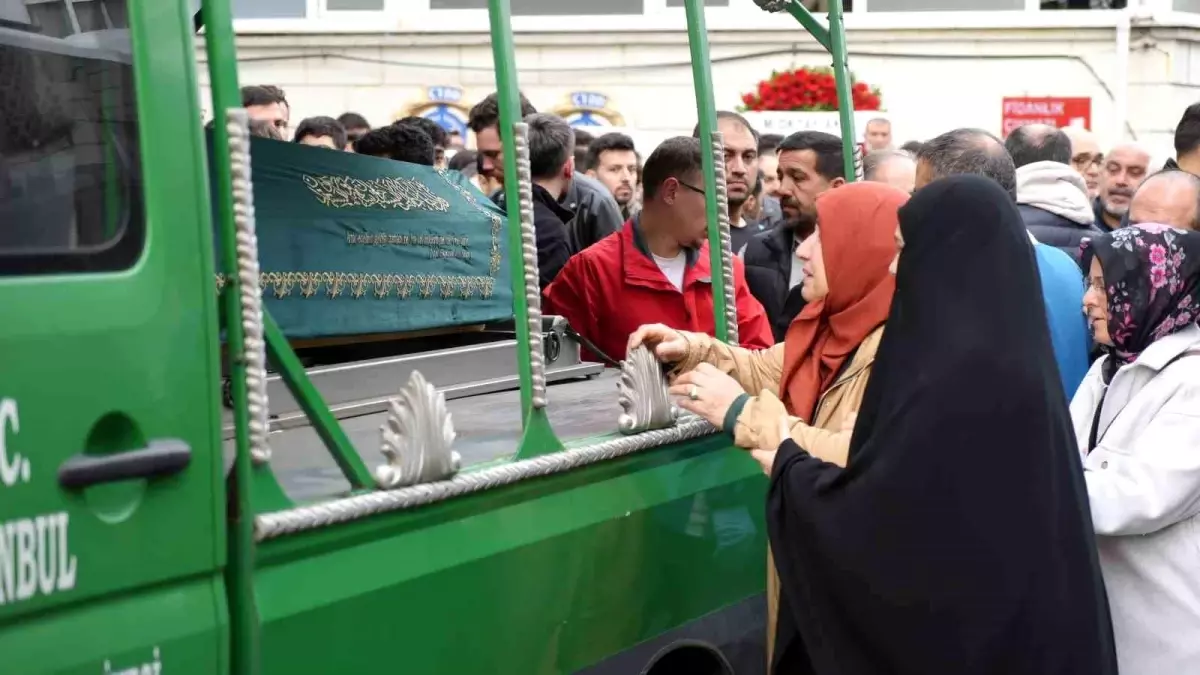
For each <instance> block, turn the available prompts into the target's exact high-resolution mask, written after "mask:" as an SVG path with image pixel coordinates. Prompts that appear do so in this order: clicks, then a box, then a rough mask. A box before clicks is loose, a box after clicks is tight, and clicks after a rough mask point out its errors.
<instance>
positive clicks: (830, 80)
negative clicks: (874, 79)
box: [741, 67, 887, 138]
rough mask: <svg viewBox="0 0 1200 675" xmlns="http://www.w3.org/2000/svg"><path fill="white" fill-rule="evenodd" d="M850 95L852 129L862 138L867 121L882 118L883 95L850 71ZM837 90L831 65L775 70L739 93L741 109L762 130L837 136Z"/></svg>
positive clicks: (839, 120) (766, 132)
mask: <svg viewBox="0 0 1200 675" xmlns="http://www.w3.org/2000/svg"><path fill="white" fill-rule="evenodd" d="M850 81H851V84H850V95H851V97H852V98H853V101H852V103H853V108H854V131H855V134H854V135H855V136H856V137H857V138H861V136H862V132H863V130H864V129H865V128H866V125H867V122H868V121H870V120H872V119H878V118H884V119H887V115H885V114H883V113H881V112H880V110H879V109H880V107H882V102H883V98H882V95H881V94H880V92H879V89H878V88H877V87H872V86H871V85H869V84H867V83H866V82H862V81H860V80H858V79H857V78H855V77H854V75H853V73H851V74H850ZM838 103H839V101H838V92H837V86H836V83H835V81H834V77H833V69H832V68H810V67H804V68H797V69H795V70H788V71H782V72H780V71H776V72H773V73H771V76H770V77H768V78H767V79H765V80H763V81H761V82H759V83H758V86H757V87H755V88H754V91H752V92H749V93H746V94H742V106H741V110H742V111H743V113H744V114H745V116H746V119H748V120H749V121H750V123H751V124H753V125H754V127H755V128H756V129H758V131H759V133H764V134H781V135H783V136H787V135H788V134H793V133H796V132H797V131H824V132H826V133H830V134H834V135H835V136H840V135H841V133H842V123H841V119H840V118H839V117H838V112H837V111H838Z"/></svg>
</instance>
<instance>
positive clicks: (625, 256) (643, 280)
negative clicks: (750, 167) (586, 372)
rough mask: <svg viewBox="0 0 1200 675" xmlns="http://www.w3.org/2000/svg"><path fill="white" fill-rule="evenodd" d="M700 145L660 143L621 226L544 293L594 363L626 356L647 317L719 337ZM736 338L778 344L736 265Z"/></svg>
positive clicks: (752, 344) (746, 343)
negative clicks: (636, 208)
mask: <svg viewBox="0 0 1200 675" xmlns="http://www.w3.org/2000/svg"><path fill="white" fill-rule="evenodd" d="M700 157H701V156H700V141H698V140H697V139H695V138H686V137H682V136H679V137H676V138H670V139H668V140H666V141H663V143H662V144H661V145H659V146H658V148H656V149H655V150H654V152H653V153H651V155H650V157H649V158H648V159H647V160H646V165H645V167H644V168H643V169H642V185H643V205H642V210H641V212H640V213H638V214H637V215H635V216H634V217H633V218H631V219H630V220H629V221H628V222H626V223H625V225H624V226H623V227H622V228H621V230H620V231H618V232H615V233H613V234H611V235H609V236H607V237H605V238H604V239H602V240H600V241H599V242H597V243H596V244H594V245H592V246H591V247H589V248H587V249H585V250H584V251H583V252H581V253H578V254H576V255H574V256H573V257H572V258H571V259H570V261H568V262H567V264H566V266H565V267H563V269H562V271H561V272H560V273H559V275H558V277H557V278H556V279H555V280H554V283H552V284H550V286H549V287H548V288H547V289H546V293H545V300H546V301H545V304H544V306H543V311H544V313H545V314H557V315H559V316H562V317H565V318H566V319H567V322H568V323H569V324H570V325H571V327H572V328H574V329H575V331H576V332H577V333H579V335H580V336H582V337H583V338H584V344H585V346H586V347H587V348H588V349H587V351H588V352H590V354H588V356H589V357H590V358H593V359H595V360H599V361H604V362H606V363H609V365H614V364H615V362H616V361H619V360H621V359H623V358H625V348H626V345H627V344H628V341H629V336H630V335H631V334H632V333H633V332H634V331H635V330H637V329H638V327H640V326H642V325H644V324H648V323H661V324H666V325H667V326H670V327H672V328H678V329H680V330H687V331H693V332H698V333H708V334H709V335H715V332H716V325H715V319H714V314H713V286H712V278H713V275H714V274H720V273H721V272H720V270H713V269H712V268H711V267H710V264H709V249H708V243H707V238H706V234H707V220H706V209H705V192H704V187H703V183H704V178H703V176H704V174H703V172H702V169H701V163H700V162H701V158H700ZM733 286H734V297H735V300H736V305H737V318H738V337H739V338H740V339H739V342H740V343H741V345H742V346H743V347H747V348H751V349H764V348H766V347H769V346H771V345H772V344H774V343H775V341H774V339H772V337H771V327H770V323H769V322H768V320H767V316H766V312H764V311H763V308H762V305H760V304H759V303H758V301H757V300H755V299H754V297H753V296H751V295H750V292H749V290H748V289H747V287H746V280H745V274H744V272H743V269H742V263H741V261H740V260H738V259H737V258H734V261H733Z"/></svg>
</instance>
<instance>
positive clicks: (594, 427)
mask: <svg viewBox="0 0 1200 675" xmlns="http://www.w3.org/2000/svg"><path fill="white" fill-rule="evenodd" d="M617 381H618V373H617V371H615V370H611V369H610V370H605V371H604V372H603V373H602V374H600V375H599V376H598V377H595V378H591V379H581V380H573V381H566V382H559V383H557V384H550V385H549V387H548V389H547V395H548V398H549V408H548V411H549V416H550V423H551V424H552V425H553V427H554V430H555V432H556V433H557V434H558V436H559V438H562V439H563V440H564V441H565V442H571V441H578V440H580V439H584V438H589V437H594V436H600V435H605V434H610V433H615V432H616V431H617V417H618V416H619V415H620V414H621V409H620V406H619V405H618V404H617ZM446 405H447V407H448V408H449V410H450V415H451V417H452V419H453V420H454V429H455V431H456V432H457V434H458V436H457V438H456V439H455V442H454V448H455V450H457V451H458V452H459V453H461V454H462V458H463V466H464V467H468V466H471V465H474V464H480V463H485V462H491V461H495V460H498V459H501V458H504V457H508V456H511V455H512V454H513V453H515V452H516V449H517V444H518V442H519V441H520V438H521V404H520V392H519V391H516V390H510V391H500V392H493V393H486V394H478V395H475V396H467V397H462V398H455V399H452V400H449V401H447V402H446ZM386 415H387V413H386V412H375V413H370V414H365V415H360V416H356V417H351V418H346V419H342V420H341V424H342V428H343V429H345V431H346V435H347V436H348V437H349V438H350V441H351V442H352V443H353V444H354V447H355V448H357V449H358V452H359V454H360V455H361V456H362V458H363V461H364V462H365V463H366V464H367V466H368V467H370V468H372V469H374V468H375V467H376V466H378V465H380V464H381V463H383V455H382V454H381V453H380V452H379V446H380V435H379V429H380V426H382V425H383V423H384V420H385V418H386ZM271 445H272V448H273V454H272V457H271V467H272V468H273V469H274V471H275V475H276V477H277V478H278V480H279V482H280V484H281V485H282V486H283V489H284V491H285V492H286V493H287V495H288V496H289V497H291V498H292V499H293V500H295V501H296V502H307V501H314V500H319V499H327V498H330V497H336V496H340V495H343V494H346V493H347V492H348V491H349V490H350V484H349V483H348V482H347V481H346V479H345V478H344V477H343V476H342V474H341V471H340V470H339V469H338V467H337V465H336V464H335V463H334V461H333V458H332V456H331V455H330V454H329V452H328V451H327V450H326V449H325V446H324V445H323V444H322V443H321V440H320V438H318V436H317V434H316V432H315V431H314V430H313V428H312V427H311V426H307V425H306V426H299V427H291V428H285V429H282V430H279V431H276V432H273V433H272V434H271ZM232 457H233V442H232V440H226V442H225V459H226V465H227V467H228V465H229V464H230V463H231V462H232Z"/></svg>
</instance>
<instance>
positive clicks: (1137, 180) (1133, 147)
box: [1096, 143, 1150, 231]
mask: <svg viewBox="0 0 1200 675" xmlns="http://www.w3.org/2000/svg"><path fill="white" fill-rule="evenodd" d="M1149 168H1150V153H1149V152H1146V150H1145V148H1143V147H1141V146H1140V145H1138V144H1136V143H1122V144H1120V145H1117V146H1115V147H1114V148H1113V149H1112V150H1109V152H1108V155H1107V156H1105V158H1104V168H1103V170H1102V171H1101V172H1100V194H1099V196H1098V197H1096V225H1098V226H1099V227H1100V228H1102V229H1105V230H1109V231H1111V230H1115V229H1117V228H1119V227H1121V225H1122V224H1123V223H1122V221H1123V220H1124V218H1125V215H1126V214H1127V213H1129V204H1130V203H1131V202H1132V201H1133V194H1134V193H1135V192H1137V189H1138V187H1139V186H1141V184H1142V181H1144V180H1146V175H1147V173H1148V171H1149Z"/></svg>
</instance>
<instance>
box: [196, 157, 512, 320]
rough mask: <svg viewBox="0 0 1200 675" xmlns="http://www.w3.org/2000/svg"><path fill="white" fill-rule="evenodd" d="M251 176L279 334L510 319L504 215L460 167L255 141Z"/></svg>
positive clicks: (262, 262) (265, 283) (269, 304)
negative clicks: (452, 168)
mask: <svg viewBox="0 0 1200 675" xmlns="http://www.w3.org/2000/svg"><path fill="white" fill-rule="evenodd" d="M210 147H211V146H210ZM251 171H252V174H253V179H254V210H255V215H256V219H257V230H258V257H259V266H260V268H261V274H262V277H261V283H262V288H263V296H264V297H265V298H266V302H265V305H266V308H267V310H268V311H269V312H270V313H271V315H272V316H273V317H275V320H276V321H277V322H278V323H279V325H280V327H281V328H282V329H283V332H284V333H285V334H286V335H287V336H288V337H292V338H312V337H326V336H338V335H359V334H364V333H391V332H402V331H414V330H422V329H426V328H438V327H444V326H456V325H464V324H473V323H482V322H486V321H497V320H502V319H508V318H511V317H512V287H511V286H510V283H509V264H508V255H507V253H506V246H505V239H504V223H505V219H504V215H503V213H502V212H501V211H500V210H499V209H498V208H497V207H496V206H495V205H493V204H492V202H491V200H489V199H488V198H487V197H485V196H484V195H483V193H481V192H479V190H477V189H476V188H475V186H473V185H472V184H471V183H470V181H468V180H467V179H465V178H464V177H463V176H462V174H460V173H458V172H457V171H438V170H435V169H433V168H431V167H425V166H419V165H415V164H407V163H404V162H394V161H391V160H386V159H377V158H375V157H366V156H363V155H356V154H353V153H348V152H338V151H334V150H326V149H324V148H312V147H308V146H304V145H299V144H295V143H283V142H279V141H274V140H270V139H264V138H254V139H253V140H252V145H251ZM218 237H219V234H218ZM217 260H218V268H219V267H220V262H219V261H220V255H219V254H218V256H217ZM224 282H225V276H224V275H223V274H218V276H217V284H218V287H220V286H221V285H223V284H224Z"/></svg>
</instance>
